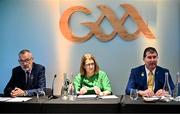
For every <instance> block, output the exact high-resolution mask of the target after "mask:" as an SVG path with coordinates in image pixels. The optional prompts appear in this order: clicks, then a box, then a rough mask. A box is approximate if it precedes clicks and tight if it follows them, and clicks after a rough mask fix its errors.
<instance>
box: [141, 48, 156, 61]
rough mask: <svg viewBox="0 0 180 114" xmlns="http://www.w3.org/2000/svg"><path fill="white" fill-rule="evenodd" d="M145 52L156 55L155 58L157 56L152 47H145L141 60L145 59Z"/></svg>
mask: <svg viewBox="0 0 180 114" xmlns="http://www.w3.org/2000/svg"><path fill="white" fill-rule="evenodd" d="M147 52H150V53H157V56H158V52H157V50H156V49H155V48H154V47H147V48H146V49H145V50H144V54H143V58H145V57H146V53H147Z"/></svg>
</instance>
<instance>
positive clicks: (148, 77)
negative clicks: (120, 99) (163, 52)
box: [125, 47, 174, 97]
mask: <svg viewBox="0 0 180 114" xmlns="http://www.w3.org/2000/svg"><path fill="white" fill-rule="evenodd" d="M143 60H144V63H145V64H144V65H141V66H139V67H137V68H133V69H132V70H131V74H130V77H129V81H128V84H127V87H126V91H125V92H126V95H129V94H130V90H131V89H137V90H138V94H139V95H140V96H148V97H151V96H154V95H155V96H164V95H165V94H166V93H167V92H165V90H163V86H164V82H165V73H168V76H169V77H168V79H169V85H170V88H171V90H173V89H174V83H173V81H172V79H171V75H170V73H169V70H168V69H165V68H162V67H160V66H158V65H157V61H158V53H157V51H156V49H155V48H153V47H148V48H146V49H145V50H144V54H143Z"/></svg>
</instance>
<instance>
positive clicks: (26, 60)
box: [18, 57, 32, 64]
mask: <svg viewBox="0 0 180 114" xmlns="http://www.w3.org/2000/svg"><path fill="white" fill-rule="evenodd" d="M31 60H32V57H31V58H28V59H25V60H21V59H19V60H18V61H19V63H21V64H22V63H29V62H30V61H31Z"/></svg>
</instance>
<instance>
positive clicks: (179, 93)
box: [173, 72, 180, 101]
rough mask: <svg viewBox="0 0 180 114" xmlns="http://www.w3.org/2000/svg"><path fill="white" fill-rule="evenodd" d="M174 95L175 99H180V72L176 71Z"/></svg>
mask: <svg viewBox="0 0 180 114" xmlns="http://www.w3.org/2000/svg"><path fill="white" fill-rule="evenodd" d="M173 97H174V100H175V101H180V73H179V72H177V73H176V83H175V88H174V91H173Z"/></svg>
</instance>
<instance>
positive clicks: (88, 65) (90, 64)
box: [85, 63, 95, 67]
mask: <svg viewBox="0 0 180 114" xmlns="http://www.w3.org/2000/svg"><path fill="white" fill-rule="evenodd" d="M94 65H95V63H88V64H85V66H86V67H90V66H94Z"/></svg>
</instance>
